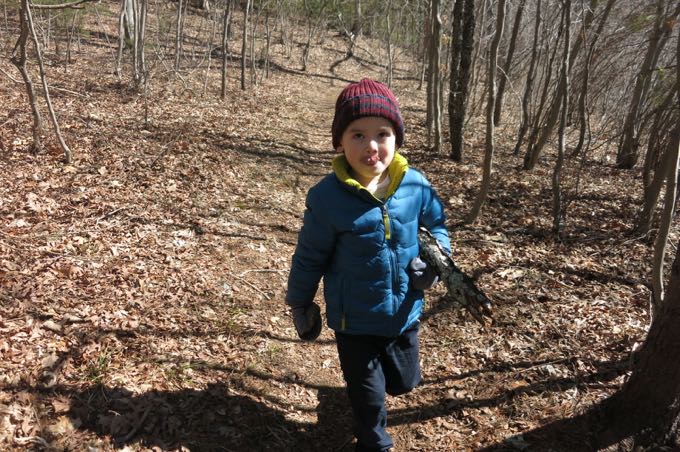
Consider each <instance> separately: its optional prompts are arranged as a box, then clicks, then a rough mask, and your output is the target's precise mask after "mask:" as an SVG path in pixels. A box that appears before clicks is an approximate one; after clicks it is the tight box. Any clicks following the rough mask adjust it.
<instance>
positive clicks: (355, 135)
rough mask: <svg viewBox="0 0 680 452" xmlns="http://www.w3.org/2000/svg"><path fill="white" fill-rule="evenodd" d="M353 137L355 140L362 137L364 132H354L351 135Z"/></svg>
mask: <svg viewBox="0 0 680 452" xmlns="http://www.w3.org/2000/svg"><path fill="white" fill-rule="evenodd" d="M353 138H354V139H355V140H361V139H362V138H364V134H363V133H355V134H354V135H353Z"/></svg>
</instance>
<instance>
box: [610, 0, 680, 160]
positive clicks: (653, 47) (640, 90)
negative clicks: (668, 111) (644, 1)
mask: <svg viewBox="0 0 680 452" xmlns="http://www.w3.org/2000/svg"><path fill="white" fill-rule="evenodd" d="M665 4H666V1H665V0H657V2H656V13H655V21H654V25H653V27H652V30H651V31H650V38H649V45H648V47H647V52H646V53H645V58H644V61H643V62H642V65H641V66H640V71H639V73H638V75H637V77H636V78H635V87H634V88H633V94H632V96H631V98H630V104H629V106H628V113H627V114H626V119H625V121H624V123H623V134H622V137H621V145H620V146H619V151H618V153H617V155H616V164H617V166H619V167H620V168H628V169H630V168H632V167H633V166H635V164H636V163H637V160H638V156H639V152H638V147H639V135H640V130H639V113H640V110H641V108H642V104H643V102H644V101H645V98H646V97H647V95H648V92H649V87H650V82H651V79H652V75H653V72H654V71H653V69H654V67H655V66H656V63H657V61H658V59H659V55H660V54H661V51H662V50H663V47H664V46H665V44H666V41H667V40H668V38H669V36H670V33H671V30H672V29H673V25H672V24H673V21H674V19H675V18H676V17H677V16H678V14H680V5H678V6H677V7H676V9H675V11H674V12H672V13H671V14H670V15H668V16H667V15H666V13H665Z"/></svg>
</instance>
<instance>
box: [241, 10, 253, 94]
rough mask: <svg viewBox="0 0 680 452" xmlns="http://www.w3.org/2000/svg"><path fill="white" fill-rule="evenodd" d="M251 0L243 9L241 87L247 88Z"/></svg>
mask: <svg viewBox="0 0 680 452" xmlns="http://www.w3.org/2000/svg"><path fill="white" fill-rule="evenodd" d="M250 1H251V0H247V1H246V9H245V10H244V11H243V35H242V37H241V89H242V90H244V91H245V89H246V54H247V53H248V16H249V15H250V4H251V3H250Z"/></svg>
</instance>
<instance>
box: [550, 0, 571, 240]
mask: <svg viewBox="0 0 680 452" xmlns="http://www.w3.org/2000/svg"><path fill="white" fill-rule="evenodd" d="M562 14H563V23H564V54H563V56H562V69H561V71H560V72H561V74H560V80H564V84H563V86H561V88H562V92H559V93H557V95H556V96H559V98H560V99H561V104H562V110H561V113H560V125H559V131H558V145H557V161H556V162H555V170H554V171H553V176H552V190H553V209H552V214H553V231H554V232H555V234H556V235H557V237H558V239H562V238H563V233H564V221H565V217H566V212H565V209H564V204H563V202H562V167H563V164H564V153H565V146H566V145H565V137H564V134H565V131H566V127H567V113H568V112H569V72H570V70H571V68H570V65H569V59H570V58H569V50H570V47H571V39H570V38H571V0H564V2H563V4H562Z"/></svg>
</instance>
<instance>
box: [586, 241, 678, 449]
mask: <svg viewBox="0 0 680 452" xmlns="http://www.w3.org/2000/svg"><path fill="white" fill-rule="evenodd" d="M678 325H680V253H676V255H675V261H674V263H673V267H672V270H671V277H670V282H669V285H668V294H667V295H666V297H665V301H664V303H663V305H662V307H661V309H660V311H659V313H658V315H655V316H654V319H653V320H652V325H651V327H650V329H649V333H648V334H647V338H646V339H645V341H644V343H643V345H642V347H641V348H640V350H639V351H638V352H636V354H635V357H636V360H635V362H634V364H633V372H632V374H631V376H630V379H629V380H628V381H627V382H626V384H625V385H624V386H623V388H622V389H621V390H620V391H619V392H617V393H615V394H614V395H613V396H612V397H610V398H609V399H607V400H605V401H604V402H603V405H602V423H603V424H604V426H605V428H604V429H603V431H602V433H600V435H599V437H598V443H599V444H598V445H597V446H598V450H600V449H601V448H605V447H609V446H612V445H615V444H620V443H622V442H624V441H625V442H626V443H627V444H626V447H627V449H628V450H637V447H640V450H675V448H676V447H677V443H676V440H677V438H678V434H679V433H680V432H678V425H680V360H678V350H680V328H678ZM664 446H667V447H669V449H664ZM647 447H651V449H646V448H647Z"/></svg>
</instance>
